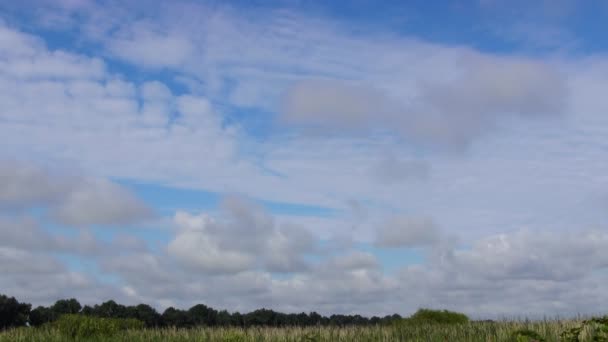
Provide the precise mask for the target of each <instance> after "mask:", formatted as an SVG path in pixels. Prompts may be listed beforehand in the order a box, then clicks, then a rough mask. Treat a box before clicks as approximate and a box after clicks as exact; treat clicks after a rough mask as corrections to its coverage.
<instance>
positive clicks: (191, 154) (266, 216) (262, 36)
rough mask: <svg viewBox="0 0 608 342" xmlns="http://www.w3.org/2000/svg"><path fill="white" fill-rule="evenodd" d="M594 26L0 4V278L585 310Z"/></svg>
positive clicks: (375, 307)
mask: <svg viewBox="0 0 608 342" xmlns="http://www.w3.org/2000/svg"><path fill="white" fill-rule="evenodd" d="M607 16H608V5H607V4H606V3H605V2H602V1H586V2H576V1H569V0H559V1H533V2H530V1H501V0H479V1H445V2H428V1H408V2H403V1H385V2H380V3H378V2H372V1H352V2H320V1H259V2H251V1H234V2H224V1H221V2H219V1H216V2H213V1H186V0H184V1H171V2H162V1H151V2H147V3H146V4H145V5H142V4H140V3H136V2H131V3H123V2H120V1H110V0H108V1H94V0H62V1H34V0H31V1H23V2H19V3H15V2H11V3H5V4H1V5H0V93H1V95H0V143H1V144H2V146H3V148H2V149H0V185H1V187H0V241H2V242H0V271H3V272H4V273H5V274H8V276H6V277H3V279H2V280H0V288H2V289H3V291H6V292H9V293H8V294H9V295H14V296H17V297H19V298H23V299H24V300H28V301H30V302H33V303H35V304H48V303H51V302H53V301H55V300H57V299H59V298H64V297H77V298H79V299H81V300H82V301H83V302H86V303H95V302H99V301H100V300H104V299H107V298H114V299H116V300H118V301H121V302H125V303H138V302H146V303H150V304H152V305H154V306H155V307H157V308H158V309H159V310H162V309H164V308H166V307H168V306H177V307H189V306H191V305H193V304H195V303H198V302H204V303H206V304H208V305H211V306H214V307H217V308H226V309H228V310H241V311H243V310H251V309H254V308H258V307H272V308H274V309H277V310H283V311H288V312H294V311H301V310H310V311H318V312H323V313H353V312H357V313H362V314H370V315H373V314H389V313H394V312H397V313H400V314H402V315H406V314H408V313H411V312H413V311H415V310H416V309H417V308H418V307H423V306H424V307H429V306H431V307H440V308H448V309H454V310H459V311H464V312H467V313H468V314H470V315H472V316H475V317H501V316H505V315H511V316H512V315H513V314H517V315H520V314H522V311H521V308H522V307H526V310H525V311H526V312H525V313H526V314H529V315H530V316H538V317H541V316H545V315H553V314H557V313H559V314H564V313H565V314H580V313H596V312H597V311H601V309H602V308H603V307H606V304H608V296H607V295H606V293H604V292H605V291H604V292H603V291H601V289H602V284H603V281H605V279H603V278H602V277H604V276H605V272H604V271H605V266H606V265H607V264H608V254H607V253H606V251H607V250H608V248H607V247H608V232H607V231H606V219H607V218H608V217H607V215H606V208H607V205H608V186H607V185H606V183H607V178H606V176H605V174H606V172H605V171H606V169H607V168H608V164H607V162H606V160H608V158H606V157H605V154H606V151H607V150H606V147H607V143H606V133H607V132H606V129H605V127H608V126H607V124H608V121H607V118H606V115H605V112H606V109H608V102H606V97H605V95H604V92H605V89H606V87H607V86H608V67H607V66H608V59H606V49H607V48H608V45H606V44H607V43H606V40H605V39H603V36H602V35H603V31H604V30H603V28H604V27H603V26H605V25H604V22H606V19H607V18H606V17H607ZM563 251H570V252H569V253H564V252H563ZM581 265H582V266H581ZM24 284H27V285H24ZM40 284H52V288H53V290H48V289H45V290H44V291H43V290H42V289H41V288H40ZM581 289H582V290H581ZM583 294H584V295H583ZM346 299H348V300H346Z"/></svg>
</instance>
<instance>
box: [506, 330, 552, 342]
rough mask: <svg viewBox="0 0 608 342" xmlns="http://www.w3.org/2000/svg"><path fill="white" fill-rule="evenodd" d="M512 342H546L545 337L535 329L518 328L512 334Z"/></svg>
mask: <svg viewBox="0 0 608 342" xmlns="http://www.w3.org/2000/svg"><path fill="white" fill-rule="evenodd" d="M511 341H512V342H544V341H545V339H544V338H543V337H542V336H540V334H539V333H537V332H536V331H534V330H529V329H523V330H517V331H515V332H513V334H511Z"/></svg>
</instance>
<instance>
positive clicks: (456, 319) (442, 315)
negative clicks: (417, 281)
mask: <svg viewBox="0 0 608 342" xmlns="http://www.w3.org/2000/svg"><path fill="white" fill-rule="evenodd" d="M407 322H408V323H413V324H420V323H432V324H465V323H468V322H469V318H468V317H467V316H466V315H465V314H463V313H459V312H453V311H448V310H431V309H419V310H418V311H416V313H414V314H413V315H412V316H411V317H410V318H408V319H407Z"/></svg>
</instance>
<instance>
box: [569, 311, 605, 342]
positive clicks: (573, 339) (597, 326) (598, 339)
mask: <svg viewBox="0 0 608 342" xmlns="http://www.w3.org/2000/svg"><path fill="white" fill-rule="evenodd" d="M585 336H587V337H588V338H589V339H590V340H591V341H594V342H608V316H604V317H596V318H591V319H587V320H584V321H583V322H581V324H579V325H578V326H576V327H573V328H571V329H568V330H566V331H564V332H563V333H562V334H561V338H562V341H565V342H580V341H583V340H584V339H585Z"/></svg>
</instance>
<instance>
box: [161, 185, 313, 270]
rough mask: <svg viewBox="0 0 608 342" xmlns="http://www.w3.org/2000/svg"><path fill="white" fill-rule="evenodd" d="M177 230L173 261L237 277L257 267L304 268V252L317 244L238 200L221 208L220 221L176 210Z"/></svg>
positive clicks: (301, 230)
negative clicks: (240, 273) (234, 274)
mask: <svg viewBox="0 0 608 342" xmlns="http://www.w3.org/2000/svg"><path fill="white" fill-rule="evenodd" d="M175 223H176V224H177V226H178V227H179V232H178V233H177V235H176V236H175V239H173V240H172V241H171V242H170V243H169V245H168V253H169V255H171V256H172V257H174V258H176V259H177V260H179V261H181V262H183V263H184V264H185V265H189V266H191V267H193V268H195V269H199V270H201V271H204V272H209V273H238V272H242V271H245V270H248V269H253V268H257V267H261V268H263V269H268V270H270V271H275V272H292V271H298V270H302V269H304V268H305V267H306V262H305V261H304V258H303V256H304V254H306V253H307V252H312V251H313V250H314V248H315V240H314V238H313V236H312V234H311V233H310V232H309V231H307V230H306V229H304V228H302V227H299V226H295V225H284V224H283V225H279V224H276V223H275V221H274V218H273V217H272V216H271V215H269V214H268V213H266V212H265V211H264V210H263V209H262V208H260V207H257V206H255V205H253V204H252V203H250V202H247V201H244V200H242V199H239V198H236V197H230V198H228V199H227V200H226V201H225V202H224V204H223V215H222V216H221V217H218V218H214V217H210V216H208V215H206V214H200V215H192V214H188V213H185V212H178V213H177V214H176V215H175Z"/></svg>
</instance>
